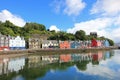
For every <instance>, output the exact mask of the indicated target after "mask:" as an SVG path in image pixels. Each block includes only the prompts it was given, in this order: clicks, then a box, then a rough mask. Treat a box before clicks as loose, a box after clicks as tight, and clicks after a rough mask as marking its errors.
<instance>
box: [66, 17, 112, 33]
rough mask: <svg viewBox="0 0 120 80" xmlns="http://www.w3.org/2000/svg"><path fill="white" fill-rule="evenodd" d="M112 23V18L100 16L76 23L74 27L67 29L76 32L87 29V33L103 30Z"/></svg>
mask: <svg viewBox="0 0 120 80" xmlns="http://www.w3.org/2000/svg"><path fill="white" fill-rule="evenodd" d="M110 24H111V19H110V18H98V19H94V20H90V21H86V22H80V23H75V24H74V27H73V28H70V29H68V30H67V32H70V33H75V32H76V31H78V30H85V31H86V33H87V34H89V33H90V32H94V31H99V32H100V31H102V30H103V29H105V28H107V26H109V25H110Z"/></svg>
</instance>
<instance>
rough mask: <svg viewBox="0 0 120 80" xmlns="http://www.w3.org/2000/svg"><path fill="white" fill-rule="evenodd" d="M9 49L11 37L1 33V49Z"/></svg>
mask: <svg viewBox="0 0 120 80" xmlns="http://www.w3.org/2000/svg"><path fill="white" fill-rule="evenodd" d="M2 50H9V37H8V36H6V35H2V34H0V51H2Z"/></svg>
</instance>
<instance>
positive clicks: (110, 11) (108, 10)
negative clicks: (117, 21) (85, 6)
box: [91, 0, 120, 16]
mask: <svg viewBox="0 0 120 80" xmlns="http://www.w3.org/2000/svg"><path fill="white" fill-rule="evenodd" d="M119 5H120V0H97V2H96V3H95V4H94V5H93V8H92V9H91V14H98V13H100V14H102V15H108V16H114V15H116V14H119V13H120V7H119Z"/></svg>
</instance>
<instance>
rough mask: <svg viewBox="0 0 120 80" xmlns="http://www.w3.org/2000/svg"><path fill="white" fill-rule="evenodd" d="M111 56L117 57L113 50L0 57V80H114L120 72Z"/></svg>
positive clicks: (118, 66)
mask: <svg viewBox="0 0 120 80" xmlns="http://www.w3.org/2000/svg"><path fill="white" fill-rule="evenodd" d="M119 52H120V51H119ZM115 55H119V54H118V53H115V52H114V51H98V52H91V53H81V54H78V53H72V54H60V55H29V56H28V57H24V56H23V57H19V58H0V80H35V79H36V80H66V79H67V80H79V79H81V78H82V80H94V78H96V79H95V80H99V79H100V80H101V79H103V80H110V79H111V80H112V79H114V78H115V79H118V78H120V77H118V76H116V75H117V74H118V73H120V64H117V63H116V62H115V61H116V60H115V57H116V56H115ZM119 57H120V55H119ZM111 62H112V63H111ZM111 64H112V65H111ZM114 65H116V66H117V67H114ZM114 69H117V70H116V71H115V70H114ZM113 70H114V71H113ZM105 75H106V76H105ZM113 76H114V77H113ZM86 77H87V78H86Z"/></svg>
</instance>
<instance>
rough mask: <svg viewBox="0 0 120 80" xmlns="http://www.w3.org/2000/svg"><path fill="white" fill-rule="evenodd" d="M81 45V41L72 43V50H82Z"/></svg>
mask: <svg viewBox="0 0 120 80" xmlns="http://www.w3.org/2000/svg"><path fill="white" fill-rule="evenodd" d="M80 46H81V44H80V42H79V41H71V42H70V48H72V49H76V48H80Z"/></svg>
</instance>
